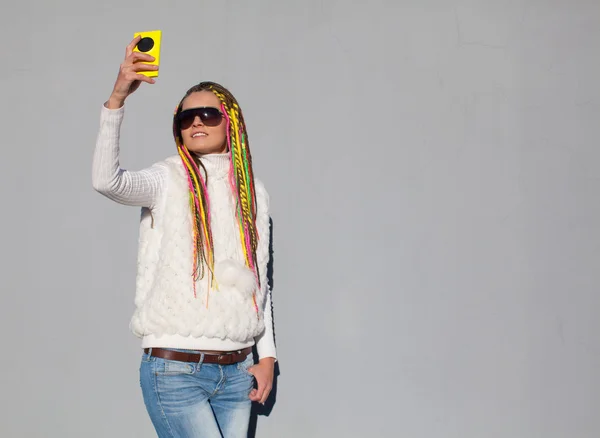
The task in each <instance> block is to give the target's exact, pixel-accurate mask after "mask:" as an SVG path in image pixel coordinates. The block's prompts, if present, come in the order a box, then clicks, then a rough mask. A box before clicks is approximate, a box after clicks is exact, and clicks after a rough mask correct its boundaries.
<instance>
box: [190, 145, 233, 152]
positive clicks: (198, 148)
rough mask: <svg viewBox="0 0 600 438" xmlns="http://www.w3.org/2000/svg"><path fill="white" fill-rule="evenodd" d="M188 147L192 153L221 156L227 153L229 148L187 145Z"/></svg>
mask: <svg viewBox="0 0 600 438" xmlns="http://www.w3.org/2000/svg"><path fill="white" fill-rule="evenodd" d="M186 147H187V148H188V150H189V151H190V152H194V153H196V154H221V153H225V152H227V148H226V147H225V148H224V147H223V146H213V145H199V144H190V145H187V144H186Z"/></svg>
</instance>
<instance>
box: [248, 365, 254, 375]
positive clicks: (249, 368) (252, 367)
mask: <svg viewBox="0 0 600 438" xmlns="http://www.w3.org/2000/svg"><path fill="white" fill-rule="evenodd" d="M247 370H248V372H249V373H250V374H252V375H254V365H252V366H250V367H248V368H247Z"/></svg>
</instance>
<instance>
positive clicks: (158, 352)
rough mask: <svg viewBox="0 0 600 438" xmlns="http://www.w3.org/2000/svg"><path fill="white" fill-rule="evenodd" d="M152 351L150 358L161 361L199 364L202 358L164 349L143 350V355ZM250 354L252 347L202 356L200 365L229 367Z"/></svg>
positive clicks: (193, 354) (192, 354) (197, 355)
mask: <svg viewBox="0 0 600 438" xmlns="http://www.w3.org/2000/svg"><path fill="white" fill-rule="evenodd" d="M150 350H152V354H151V356H154V357H160V358H161V359H167V360H176V361H179V362H194V363H198V362H200V359H201V358H202V356H201V355H200V354H198V353H185V352H183V351H173V350H166V349H164V348H152V349H150V348H144V353H146V354H148V353H149V352H150ZM251 352H252V347H248V348H244V349H243V350H236V351H224V352H222V353H221V354H208V353H205V354H204V361H203V362H202V363H216V364H219V365H231V364H234V363H238V362H243V361H244V360H246V357H248V354H250V353H251Z"/></svg>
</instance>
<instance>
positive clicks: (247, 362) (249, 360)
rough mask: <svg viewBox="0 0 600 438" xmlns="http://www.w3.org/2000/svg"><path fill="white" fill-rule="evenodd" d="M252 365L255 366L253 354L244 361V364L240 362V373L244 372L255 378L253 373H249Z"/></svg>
mask: <svg viewBox="0 0 600 438" xmlns="http://www.w3.org/2000/svg"><path fill="white" fill-rule="evenodd" d="M252 365H254V357H253V356H252V353H250V354H249V355H248V357H246V359H244V360H243V361H242V362H238V369H239V370H240V371H244V372H245V373H246V374H248V375H249V376H252V377H254V376H253V375H252V373H251V372H250V371H248V368H250V367H251V366H252Z"/></svg>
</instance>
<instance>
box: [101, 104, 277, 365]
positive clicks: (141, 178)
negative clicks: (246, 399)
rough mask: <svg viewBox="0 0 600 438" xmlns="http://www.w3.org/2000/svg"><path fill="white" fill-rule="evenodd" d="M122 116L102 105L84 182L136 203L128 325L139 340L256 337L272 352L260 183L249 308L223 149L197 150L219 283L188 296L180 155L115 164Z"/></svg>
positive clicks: (233, 342)
mask: <svg viewBox="0 0 600 438" xmlns="http://www.w3.org/2000/svg"><path fill="white" fill-rule="evenodd" d="M123 117H124V107H122V108H120V109H116V110H110V109H108V108H106V107H105V106H102V112H101V118H100V130H99V133H98V137H97V141H96V149H95V151H94V160H93V169H92V183H93V186H94V188H95V189H96V190H97V191H98V192H100V193H102V194H103V195H104V196H106V197H107V198H109V199H111V200H113V201H116V202H119V203H121V204H125V205H131V206H139V207H142V211H141V218H140V235H139V248H138V273H137V281H136V286H137V287H136V294H135V305H136V310H135V312H134V315H133V317H132V319H131V329H132V331H133V332H134V333H135V334H136V335H137V336H142V337H143V342H142V345H143V346H144V347H159V346H162V347H168V348H190V349H199V350H201V349H207V350H233V349H238V348H243V347H245V346H249V345H252V344H254V343H255V342H256V345H257V349H258V354H259V357H260V358H263V357H276V350H275V342H274V335H273V327H272V315H271V292H270V289H269V286H268V281H267V278H266V274H267V262H268V258H269V248H268V247H269V235H270V229H269V214H268V211H269V200H268V194H267V192H266V190H265V188H264V186H263V185H262V184H261V183H260V181H256V194H257V211H258V217H257V229H258V234H259V245H258V248H257V257H258V264H259V272H260V279H261V286H262V287H261V290H260V291H257V299H258V303H259V313H258V315H257V313H256V311H255V310H254V308H253V305H251V302H252V301H251V296H252V290H253V288H254V287H255V286H256V284H255V280H254V277H253V274H252V273H251V272H250V270H249V269H247V268H246V267H245V264H244V257H243V254H242V249H241V245H240V242H239V231H238V229H237V228H236V227H237V222H236V219H235V216H234V209H233V206H234V202H235V201H234V198H233V196H232V193H231V190H230V188H229V186H228V185H227V184H228V181H227V172H228V170H229V159H228V156H227V154H223V155H220V154H215V155H207V156H203V157H202V158H201V161H202V163H203V165H204V166H205V168H206V170H207V172H208V187H207V188H208V191H209V196H210V200H211V222H212V227H213V237H214V239H215V242H214V243H215V245H214V246H215V260H216V262H217V264H216V266H215V272H216V275H217V278H218V279H220V284H219V290H213V291H210V290H209V289H208V279H207V278H206V277H205V279H201V280H199V282H198V283H197V293H196V297H194V294H193V291H192V287H191V286H192V283H191V281H192V278H191V263H192V262H191V260H192V256H191V254H192V250H193V249H192V243H191V239H190V235H189V232H190V230H191V228H190V227H191V217H190V216H191V215H190V210H189V204H188V202H189V199H188V198H187V188H186V187H184V185H185V184H184V183H185V181H184V180H182V175H183V169H182V166H181V160H180V159H179V157H176V156H173V157H170V158H168V159H167V160H164V161H161V162H159V163H156V164H154V165H153V166H151V167H149V168H146V169H143V170H140V171H129V170H125V169H122V168H121V166H120V161H119V137H120V128H121V123H122V120H123ZM175 199H177V201H175ZM170 209H173V210H172V211H171V210H170ZM167 218H168V219H167ZM249 274H250V275H249ZM207 300H208V302H207ZM207 305H208V306H207ZM263 311H264V313H263ZM263 326H264V329H263ZM253 337H254V338H253Z"/></svg>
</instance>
